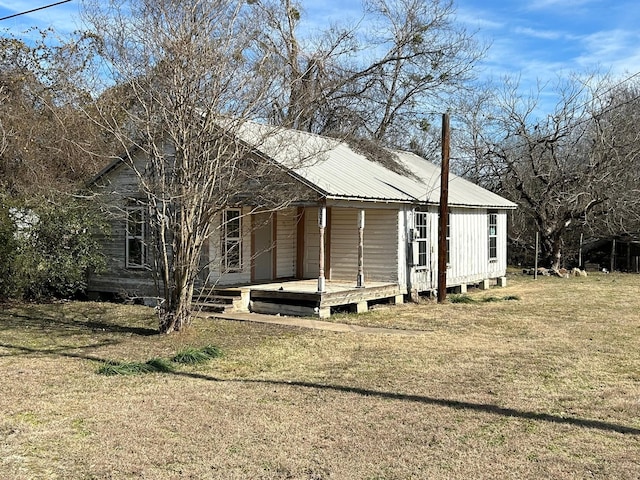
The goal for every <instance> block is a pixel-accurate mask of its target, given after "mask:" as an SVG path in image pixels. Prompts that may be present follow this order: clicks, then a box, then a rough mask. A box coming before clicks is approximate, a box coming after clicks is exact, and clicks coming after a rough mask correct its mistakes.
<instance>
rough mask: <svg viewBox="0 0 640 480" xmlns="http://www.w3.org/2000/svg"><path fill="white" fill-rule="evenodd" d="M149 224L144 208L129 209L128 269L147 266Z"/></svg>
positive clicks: (127, 236) (127, 233)
mask: <svg viewBox="0 0 640 480" xmlns="http://www.w3.org/2000/svg"><path fill="white" fill-rule="evenodd" d="M146 238H147V223H146V216H145V210H144V207H128V208H127V231H126V245H125V250H126V267H127V268H145V267H146V266H147V243H146Z"/></svg>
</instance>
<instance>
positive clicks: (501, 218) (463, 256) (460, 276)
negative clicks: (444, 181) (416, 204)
mask: <svg viewBox="0 0 640 480" xmlns="http://www.w3.org/2000/svg"><path fill="white" fill-rule="evenodd" d="M488 213H489V212H488V211H487V210H486V209H471V208H452V209H451V220H450V223H451V229H450V230H451V241H450V249H451V251H450V253H449V258H450V262H449V268H448V269H447V285H451V286H453V285H460V284H463V283H473V282H477V281H480V280H483V279H486V278H496V277H500V276H503V275H505V273H506V268H507V265H506V261H507V260H506V259H507V245H506V237H507V235H506V220H507V219H506V217H507V216H506V213H505V212H504V211H502V212H498V258H497V260H496V261H489V215H488ZM435 220H436V221H437V215H436V219H435ZM435 235H436V238H435V242H436V245H437V229H436V232H435ZM434 257H436V265H437V248H436V252H435V255H434ZM436 268H437V267H436Z"/></svg>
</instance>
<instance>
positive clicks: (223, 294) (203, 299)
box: [192, 289, 248, 313]
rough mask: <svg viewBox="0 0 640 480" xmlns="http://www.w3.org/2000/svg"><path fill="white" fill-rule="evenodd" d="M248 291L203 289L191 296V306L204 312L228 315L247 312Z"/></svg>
mask: <svg viewBox="0 0 640 480" xmlns="http://www.w3.org/2000/svg"><path fill="white" fill-rule="evenodd" d="M245 303H247V304H248V290H247V291H246V292H243V291H242V290H240V289H205V290H204V291H203V290H201V291H196V292H194V294H193V303H192V306H193V308H194V309H200V310H202V311H205V312H216V313H225V312H226V313H229V312H234V311H240V312H242V311H247V306H246V305H245Z"/></svg>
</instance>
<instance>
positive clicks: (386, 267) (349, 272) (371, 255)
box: [331, 208, 398, 282]
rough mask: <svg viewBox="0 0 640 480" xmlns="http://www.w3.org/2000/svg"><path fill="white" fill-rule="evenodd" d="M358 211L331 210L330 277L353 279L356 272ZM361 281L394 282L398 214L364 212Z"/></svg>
mask: <svg viewBox="0 0 640 480" xmlns="http://www.w3.org/2000/svg"><path fill="white" fill-rule="evenodd" d="M358 211H359V209H356V208H333V209H332V210H331V278H332V279H334V280H353V281H354V282H355V280H356V276H357V273H358ZM364 276H365V281H367V280H369V281H379V282H397V280H398V211H397V210H393V209H389V210H382V209H368V210H366V211H365V227H364Z"/></svg>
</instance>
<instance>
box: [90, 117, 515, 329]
mask: <svg viewBox="0 0 640 480" xmlns="http://www.w3.org/2000/svg"><path fill="white" fill-rule="evenodd" d="M266 128H267V127H264V126H259V125H256V124H247V126H246V127H245V128H244V129H243V131H242V132H241V133H240V136H241V137H242V139H243V140H244V141H245V142H247V143H255V144H259V146H258V147H256V152H257V154H258V155H260V156H262V157H263V158H264V161H271V162H275V163H277V164H279V165H281V166H282V167H283V168H284V169H285V171H286V173H287V174H288V175H289V176H290V177H292V178H293V179H295V181H296V182H299V184H300V185H301V187H302V189H307V190H309V191H310V192H312V193H313V195H310V196H306V197H305V199H304V200H300V201H298V200H297V199H296V198H292V199H291V200H292V201H291V203H290V205H289V206H288V207H287V208H284V209H281V210H277V211H270V212H266V211H265V212H254V213H251V211H252V209H251V208H250V207H249V206H247V207H243V206H242V205H239V206H237V207H235V208H229V209H227V210H226V211H225V212H223V213H222V214H221V215H220V216H219V217H218V218H216V219H214V222H213V223H214V227H215V228H214V229H213V232H214V234H213V235H212V236H211V238H210V241H209V248H208V249H207V251H205V252H204V257H205V259H204V260H203V264H207V269H206V275H205V276H203V283H204V285H203V286H206V285H210V286H215V287H216V289H217V291H218V293H220V291H221V290H223V289H224V287H231V286H235V287H238V288H240V290H242V292H243V295H242V297H241V300H240V301H237V302H236V306H238V307H240V308H251V309H253V310H255V311H262V312H269V313H276V312H279V313H294V314H311V315H313V314H315V315H319V316H321V317H323V316H327V315H329V314H330V312H331V310H332V309H334V308H336V307H338V306H344V305H354V306H355V307H356V310H357V311H361V310H362V309H364V308H365V307H366V305H367V302H372V301H375V300H377V299H380V298H391V299H393V300H395V301H401V300H402V298H403V297H404V296H407V295H415V294H418V293H420V292H433V291H434V290H435V289H436V288H437V278H438V275H437V265H438V261H437V260H438V259H437V236H438V201H439V195H440V191H439V190H440V189H439V185H440V169H439V167H438V166H436V165H434V164H432V163H430V162H428V161H427V160H425V159H423V158H421V157H419V156H417V155H414V154H412V153H408V152H402V151H394V152H392V153H393V162H394V164H393V165H389V164H388V163H386V164H382V163H380V162H378V161H374V160H370V159H369V158H367V157H366V156H364V155H363V154H361V153H358V152H356V151H354V150H353V149H352V148H350V147H349V146H348V145H347V144H346V143H344V142H340V141H336V140H334V139H328V138H324V137H319V136H316V135H312V134H307V133H302V132H297V131H296V132H294V131H290V130H283V129H278V130H272V132H273V131H275V132H276V133H275V134H270V135H269V136H265V135H263V133H264V129H266ZM256 132H260V138H261V140H260V141H259V142H257V141H255V139H256V138H258V136H257V135H258V134H257V133H256ZM282 137H286V138H288V139H292V138H293V139H295V142H289V143H288V144H285V143H283V142H282V141H281V138H282ZM294 145H295V147H294ZM301 157H304V161H300V159H301ZM139 161H144V159H142V158H141V159H139ZM94 185H96V188H106V189H108V194H109V197H110V199H111V200H110V202H111V204H112V205H118V204H119V205H120V206H121V207H122V208H123V209H124V210H125V211H126V212H127V214H128V219H127V218H124V219H121V220H114V223H113V225H112V233H111V235H110V236H109V237H105V238H104V239H103V244H104V249H105V252H106V254H107V257H108V264H109V268H108V271H107V272H105V273H103V274H101V275H95V276H93V277H92V278H91V279H90V285H89V289H90V290H92V291H94V292H112V293H121V294H125V295H140V296H148V295H152V291H151V290H152V287H153V284H152V282H151V275H150V272H149V270H148V268H144V263H145V260H144V259H143V256H144V254H143V250H144V236H145V232H144V231H142V230H141V229H144V227H136V228H133V227H131V228H127V223H129V224H130V225H140V223H139V222H136V220H139V219H138V218H137V217H136V215H139V208H140V207H139V205H138V204H136V203H135V202H134V201H132V200H131V199H132V198H135V197H136V192H137V180H136V176H135V175H133V174H132V172H131V170H130V168H129V167H128V166H127V165H126V164H125V163H124V162H115V163H114V164H113V165H111V166H110V167H109V168H107V169H105V171H104V172H103V173H102V174H100V175H99V176H98V178H96V179H95V181H94ZM309 198H313V201H309ZM513 208H515V204H514V203H512V202H510V201H508V200H506V199H504V198H502V197H500V196H498V195H496V194H494V193H492V192H490V191H488V190H486V189H483V188H481V187H479V186H477V185H475V184H473V183H471V182H469V181H467V180H465V179H463V178H461V177H458V176H455V175H451V176H450V182H449V209H450V210H449V211H450V214H449V219H448V229H447V233H448V236H447V245H448V259H447V286H448V287H457V288H458V289H460V290H463V291H464V290H466V287H467V285H476V284H479V285H481V286H484V287H486V286H487V285H488V284H489V283H490V282H491V281H493V282H494V283H500V282H499V281H498V279H502V278H504V276H505V273H506V268H507V264H506V258H507V255H506V250H507V244H506V238H507V236H506V234H507V211H508V210H510V209H513ZM230 291H232V289H230Z"/></svg>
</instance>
